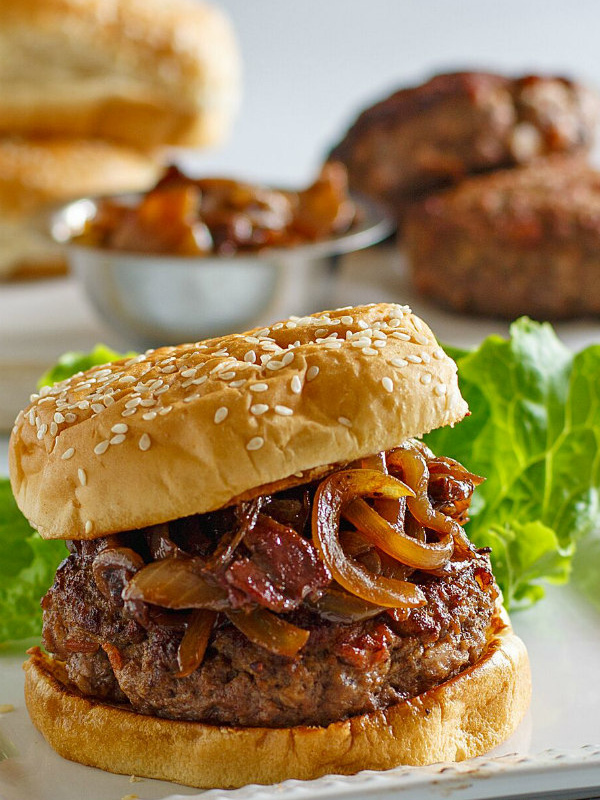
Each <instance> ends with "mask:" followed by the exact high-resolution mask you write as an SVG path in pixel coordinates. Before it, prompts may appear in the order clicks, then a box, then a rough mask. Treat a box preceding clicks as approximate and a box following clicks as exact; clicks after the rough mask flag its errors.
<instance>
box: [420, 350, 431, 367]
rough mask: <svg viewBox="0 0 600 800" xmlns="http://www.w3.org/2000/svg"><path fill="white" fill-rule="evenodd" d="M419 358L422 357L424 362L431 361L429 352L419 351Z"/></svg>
mask: <svg viewBox="0 0 600 800" xmlns="http://www.w3.org/2000/svg"><path fill="white" fill-rule="evenodd" d="M421 358H422V359H423V363H424V364H429V363H430V361H431V356H430V355H429V353H421Z"/></svg>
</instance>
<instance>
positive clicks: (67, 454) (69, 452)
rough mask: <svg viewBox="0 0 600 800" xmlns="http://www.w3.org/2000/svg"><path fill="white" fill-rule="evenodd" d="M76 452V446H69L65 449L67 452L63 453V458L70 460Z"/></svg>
mask: <svg viewBox="0 0 600 800" xmlns="http://www.w3.org/2000/svg"><path fill="white" fill-rule="evenodd" d="M74 453H75V448H74V447H68V448H67V449H66V450H65V452H64V453H63V454H62V456H61V458H62V460H63V461H68V460H69V459H70V458H72V456H73V454H74Z"/></svg>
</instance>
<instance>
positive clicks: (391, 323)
mask: <svg viewBox="0 0 600 800" xmlns="http://www.w3.org/2000/svg"><path fill="white" fill-rule="evenodd" d="M401 324H402V320H399V319H398V317H392V318H391V319H390V320H388V325H389V326H390V328H397V327H398V326H399V325H401Z"/></svg>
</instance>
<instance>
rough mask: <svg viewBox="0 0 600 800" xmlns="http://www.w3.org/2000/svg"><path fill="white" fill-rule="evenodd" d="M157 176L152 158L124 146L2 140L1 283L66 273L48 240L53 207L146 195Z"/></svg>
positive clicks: (62, 140) (58, 252) (60, 256)
mask: <svg viewBox="0 0 600 800" xmlns="http://www.w3.org/2000/svg"><path fill="white" fill-rule="evenodd" d="M1 103H2V99H1V98H0V104H1ZM160 172H161V166H160V164H159V163H158V161H157V159H156V158H155V157H154V156H153V155H152V154H151V153H149V152H141V151H139V150H135V149H133V148H131V147H127V146H125V145H120V144H115V143H111V142H106V141H101V140H85V139H74V138H67V137H54V138H50V139H48V138H24V137H14V136H12V137H5V138H2V137H0V279H1V278H22V277H25V276H27V277H39V276H42V275H44V274H48V273H50V274H52V273H55V272H56V271H58V270H60V269H61V267H62V269H63V271H66V265H65V262H64V255H63V254H62V252H61V250H60V248H59V247H57V246H56V245H55V244H54V243H53V242H52V241H51V239H50V237H49V235H48V212H49V210H50V209H51V208H52V207H53V206H55V205H57V204H60V203H64V202H67V201H69V200H73V199H74V198H77V197H81V196H86V195H98V194H115V193H118V192H130V191H131V192H133V191H144V190H146V189H148V188H149V187H150V186H152V185H153V184H154V182H155V181H156V180H157V178H158V177H159V175H160Z"/></svg>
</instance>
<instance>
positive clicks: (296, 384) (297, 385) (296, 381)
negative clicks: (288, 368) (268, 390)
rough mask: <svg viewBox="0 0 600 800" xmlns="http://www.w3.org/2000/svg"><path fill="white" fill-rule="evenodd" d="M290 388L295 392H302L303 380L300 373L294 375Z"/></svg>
mask: <svg viewBox="0 0 600 800" xmlns="http://www.w3.org/2000/svg"><path fill="white" fill-rule="evenodd" d="M290 389H291V390H292V392H293V393H294V394H300V392H301V391H302V381H301V380H300V378H299V377H298V375H294V377H293V378H292V382H291V383H290Z"/></svg>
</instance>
